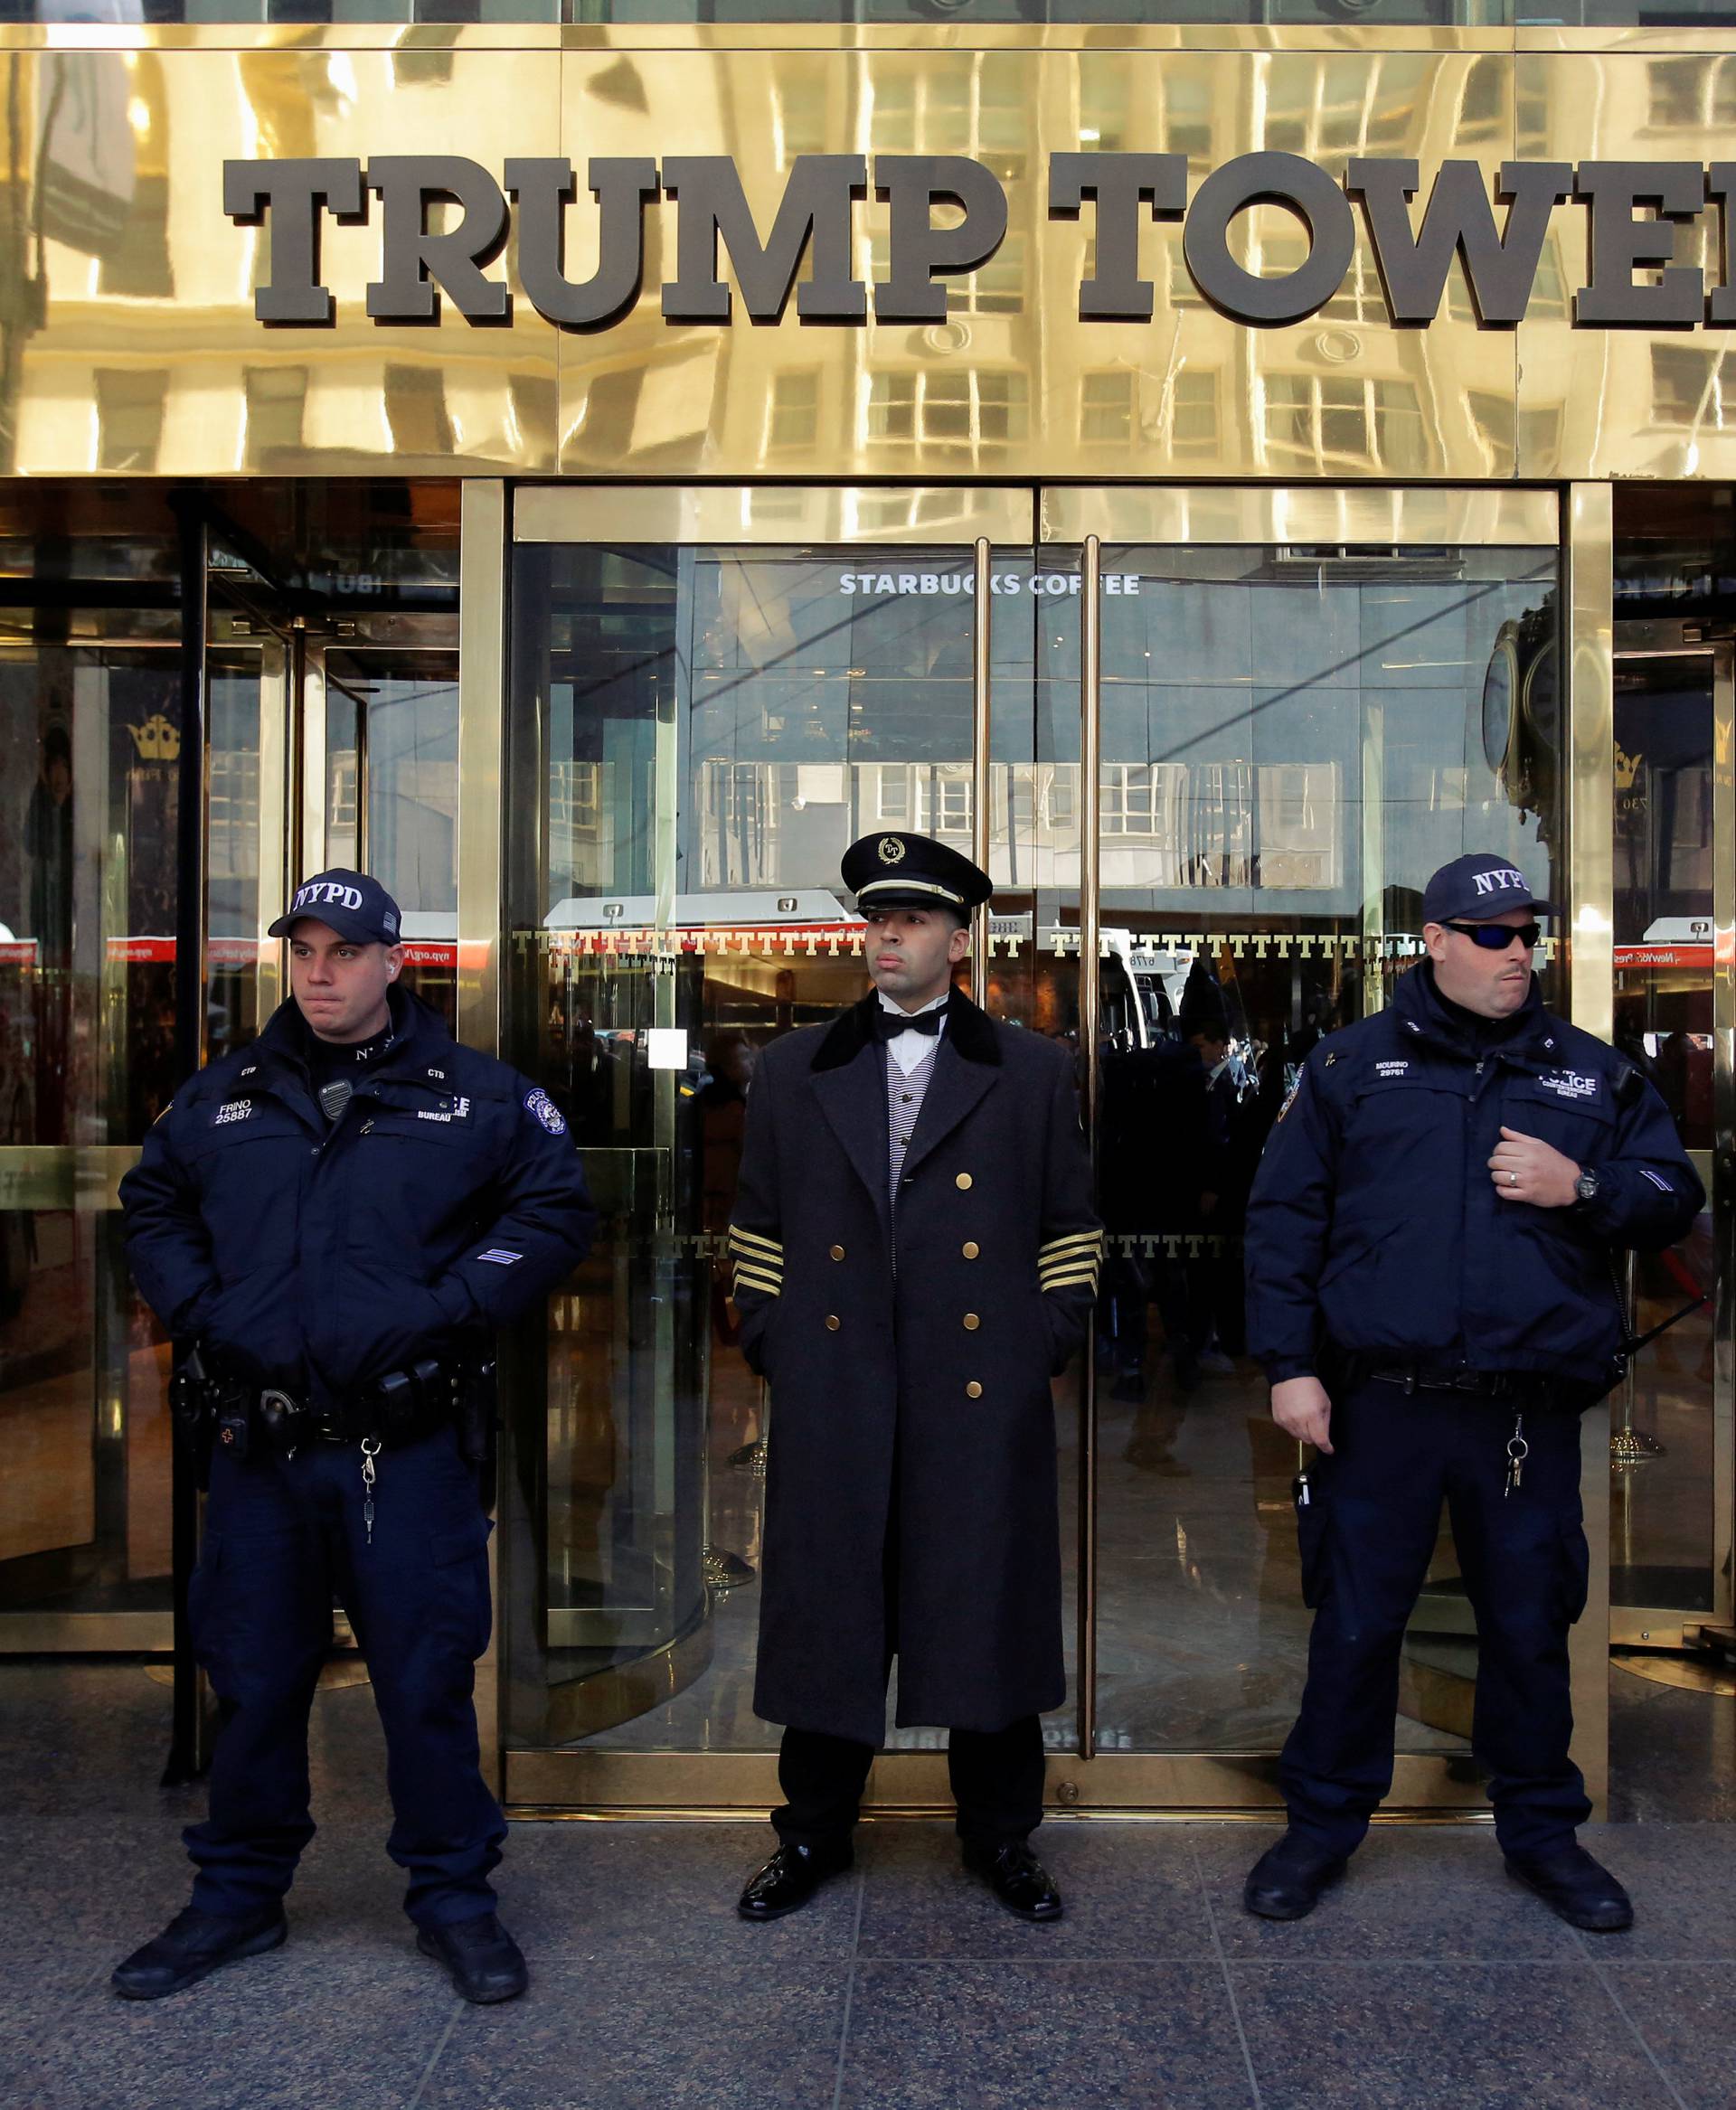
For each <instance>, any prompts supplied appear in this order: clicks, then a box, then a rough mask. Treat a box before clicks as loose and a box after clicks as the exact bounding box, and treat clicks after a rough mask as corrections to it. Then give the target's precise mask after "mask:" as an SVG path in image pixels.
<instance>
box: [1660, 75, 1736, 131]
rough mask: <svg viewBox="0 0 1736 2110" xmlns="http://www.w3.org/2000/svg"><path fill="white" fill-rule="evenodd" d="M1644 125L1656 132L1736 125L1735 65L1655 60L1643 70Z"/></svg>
mask: <svg viewBox="0 0 1736 2110" xmlns="http://www.w3.org/2000/svg"><path fill="white" fill-rule="evenodd" d="M1646 122H1647V123H1648V124H1649V125H1651V126H1652V127H1655V128H1656V129H1657V130H1660V131H1662V130H1670V129H1673V128H1681V127H1691V128H1694V129H1699V130H1703V129H1706V128H1708V127H1718V128H1720V129H1723V128H1725V127H1728V126H1730V125H1731V124H1732V123H1736V64H1733V63H1732V62H1731V61H1730V60H1729V59H1716V60H1712V61H1708V60H1706V59H1703V58H1701V59H1655V60H1653V61H1652V62H1651V63H1650V65H1649V66H1648V67H1647V68H1646Z"/></svg>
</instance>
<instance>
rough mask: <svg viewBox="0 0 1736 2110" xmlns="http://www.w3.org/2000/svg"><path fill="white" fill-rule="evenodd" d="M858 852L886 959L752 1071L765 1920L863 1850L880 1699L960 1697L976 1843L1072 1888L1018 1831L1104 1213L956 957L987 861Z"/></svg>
mask: <svg viewBox="0 0 1736 2110" xmlns="http://www.w3.org/2000/svg"><path fill="white" fill-rule="evenodd" d="M843 870H844V883H845V884H846V886H848V887H850V888H851V889H852V890H854V893H855V897H856V901H857V905H858V907H859V908H860V909H861V911H862V913H863V917H864V918H865V920H866V923H867V931H866V938H865V951H866V958H867V966H868V971H869V974H870V975H871V976H872V978H873V984H874V986H873V988H872V989H871V990H870V991H869V992H868V994H866V995H865V996H863V999H862V1001H861V1002H860V1003H857V1004H856V1005H855V1006H854V1008H853V1009H851V1010H850V1011H847V1012H845V1013H843V1015H842V1016H840V1017H839V1018H838V1019H836V1020H835V1022H833V1023H832V1025H830V1026H829V1027H825V1028H822V1027H814V1028H810V1029H807V1030H806V1031H800V1032H796V1033H791V1034H789V1035H788V1036H787V1037H785V1038H784V1039H782V1040H778V1041H773V1042H772V1044H771V1045H770V1046H769V1047H768V1048H767V1049H766V1050H764V1052H763V1054H762V1055H761V1057H760V1063H759V1067H758V1069H757V1070H756V1072H755V1076H754V1081H753V1088H752V1090H751V1092H750V1094H749V1097H748V1115H747V1129H746V1136H745V1142H744V1147H743V1154H742V1160H741V1178H740V1183H739V1186H738V1190H737V1195H736V1201H735V1207H734V1210H733V1212H732V1222H731V1233H730V1238H731V1246H732V1248H733V1251H734V1257H735V1302H736V1305H737V1308H738V1310H739V1311H740V1313H741V1344H742V1349H743V1352H744V1353H745V1354H746V1355H747V1357H748V1360H749V1361H750V1364H751V1365H752V1366H753V1367H754V1368H755V1369H756V1370H758V1371H761V1372H762V1373H763V1374H764V1376H765V1377H766V1378H767V1379H768V1380H769V1385H770V1391H771V1413H770V1425H769V1454H768V1479H767V1486H766V1524H765V1560H764V1568H763V1571H762V1579H761V1599H760V1654H759V1665H758V1677H757V1682H756V1686H755V1693H754V1707H755V1710H756V1711H757V1712H758V1713H759V1714H760V1716H762V1717H763V1718H764V1719H767V1720H769V1721H775V1722H781V1723H783V1724H785V1725H786V1726H785V1730H784V1737H783V1742H782V1749H781V1753H780V1757H779V1765H778V1778H779V1783H780V1785H781V1786H782V1789H783V1793H784V1796H785V1801H784V1804H783V1805H782V1807H780V1808H779V1809H778V1810H777V1811H776V1812H774V1813H773V1817H772V1822H773V1823H774V1825H775V1826H776V1828H777V1831H778V1838H779V1845H778V1851H777V1852H776V1853H775V1854H774V1855H773V1856H772V1858H771V1860H769V1862H768V1863H767V1864H766V1866H765V1867H764V1868H763V1869H761V1870H760V1872H759V1873H758V1874H757V1875H756V1876H755V1877H754V1878H753V1879H752V1880H751V1881H750V1883H749V1885H748V1887H747V1889H746V1891H745V1892H744V1893H743V1895H742V1897H741V1904H740V1910H741V1914H742V1916H743V1917H745V1918H747V1919H750V1920H769V1919H774V1918H776V1917H778V1916H779V1915H780V1914H782V1913H785V1912H788V1911H792V1910H794V1909H795V1908H796V1907H797V1906H800V1905H804V1904H806V1903H807V1900H808V1898H810V1897H812V1895H813V1893H814V1890H815V1889H816V1886H817V1885H818V1884H819V1883H820V1882H821V1881H822V1880H823V1879H825V1878H826V1877H827V1876H829V1875H832V1874H835V1872H837V1871H838V1870H841V1869H843V1868H845V1867H847V1866H848V1865H849V1863H850V1860H851V1853H852V1848H851V1833H852V1828H853V1826H854V1823H855V1821H856V1817H857V1814H858V1810H859V1805H860V1802H861V1797H862V1793H863V1785H864V1783H865V1782H866V1780H867V1777H868V1770H869V1767H870V1765H871V1764H872V1762H873V1755H874V1750H875V1747H877V1746H878V1744H879V1743H880V1741H881V1738H882V1733H883V1730H884V1726H885V1706H886V1685H887V1678H888V1673H889V1671H890V1668H891V1665H892V1662H893V1661H894V1659H896V1662H897V1664H898V1719H899V1722H900V1723H901V1725H902V1724H917V1723H921V1724H930V1725H934V1726H938V1727H945V1728H946V1729H948V1730H949V1732H950V1737H949V1750H948V1756H949V1770H950V1774H951V1780H952V1788H953V1794H954V1796H955V1799H956V1801H957V1804H958V1832H959V1834H960V1837H961V1839H962V1842H963V1849H964V1855H965V1860H966V1862H967V1866H969V1867H970V1868H971V1869H973V1870H975V1871H977V1873H978V1874H980V1875H981V1876H982V1877H983V1878H984V1879H986V1881H987V1883H988V1884H989V1886H990V1888H991V1889H993V1891H994V1893H995V1896H996V1897H997V1898H999V1900H1000V1901H1001V1903H1002V1904H1004V1905H1005V1906H1006V1907H1007V1908H1008V1909H1009V1910H1011V1911H1013V1912H1015V1913H1017V1914H1019V1915H1020V1916H1022V1917H1024V1918H1027V1919H1031V1920H1039V1921H1041V1920H1050V1919H1053V1918H1056V1917H1059V1915H1060V1912H1061V1898H1060V1896H1059V1894H1058V1892H1057V1891H1056V1889H1055V1886H1054V1885H1053V1883H1052V1881H1051V1880H1050V1879H1049V1877H1048V1875H1047V1874H1046V1872H1045V1871H1044V1870H1043V1866H1042V1864H1041V1862H1040V1861H1038V1860H1037V1859H1036V1857H1035V1855H1034V1854H1033V1852H1032V1851H1031V1849H1030V1847H1029V1845H1028V1843H1027V1841H1028V1839H1029V1835H1030V1833H1031V1832H1033V1830H1034V1829H1035V1827H1036V1825H1037V1824H1038V1823H1040V1822H1041V1820H1042V1816H1043V1731H1042V1727H1041V1724H1040V1723H1039V1721H1038V1719H1037V1718H1038V1716H1039V1715H1040V1714H1041V1713H1042V1712H1043V1710H1045V1709H1048V1708H1053V1707H1058V1706H1059V1705H1060V1704H1061V1700H1062V1698H1063V1697H1064V1694H1065V1691H1066V1681H1065V1675H1064V1672H1063V1669H1062V1662H1061V1555H1060V1545H1059V1534H1058V1528H1057V1510H1056V1488H1055V1477H1056V1475H1055V1430H1054V1416H1053V1410H1052V1404H1051V1399H1050V1383H1049V1380H1050V1375H1051V1373H1052V1371H1058V1370H1059V1369H1060V1368H1061V1365H1062V1364H1063V1363H1064V1362H1065V1361H1066V1360H1067V1357H1068V1355H1069V1353H1070V1352H1071V1349H1072V1347H1073V1346H1074V1344H1075V1342H1077V1341H1078V1339H1079V1337H1080V1333H1081V1332H1082V1330H1083V1327H1084V1324H1085V1322H1086V1318H1087V1316H1088V1314H1089V1313H1090V1308H1091V1304H1092V1300H1093V1297H1094V1296H1095V1294H1096V1286H1097V1276H1098V1268H1099V1247H1100V1243H1101V1234H1100V1231H1099V1226H1098V1222H1097V1220H1096V1218H1095V1216H1094V1215H1093V1213H1092V1209H1091V1199H1090V1186H1091V1178H1090V1160H1089V1156H1088V1154H1087V1151H1086V1147H1085V1141H1084V1137H1083V1135H1082V1134H1081V1132H1080V1123H1079V1114H1078V1109H1077V1105H1076V1100H1075V1094H1074V1084H1073V1064H1072V1060H1071V1055H1070V1053H1069V1051H1068V1050H1067V1049H1065V1048H1063V1047H1061V1046H1058V1045H1057V1044H1056V1043H1055V1042H1054V1041H1049V1040H1045V1039H1043V1038H1042V1037H1041V1036H1040V1035H1038V1034H1035V1033H1032V1032H1024V1031H1018V1030H1016V1029H1015V1028H1013V1027H1009V1026H1005V1025H1002V1024H999V1023H997V1022H995V1021H994V1020H992V1019H990V1018H989V1017H988V1016H987V1015H986V1013H984V1012H983V1011H981V1010H979V1009H978V1008H977V1005H976V1004H974V1003H971V1002H970V1001H969V1000H968V999H967V997H966V996H965V995H963V994H962V993H960V992H959V991H957V990H955V989H953V988H952V986H951V977H952V971H953V968H954V967H955V966H957V965H958V962H959V961H960V960H962V959H963V958H964V956H965V954H966V952H967V949H968V945H969V938H968V930H967V927H968V921H969V917H970V913H971V910H972V909H974V908H976V907H977V905H978V904H979V903H981V902H983V901H986V900H987V898H988V894H989V889H990V881H989V878H988V875H987V874H986V872H984V871H980V870H979V869H978V868H977V866H976V865H975V864H973V863H972V862H970V861H969V859H967V858H965V857H961V856H959V855H958V852H956V851H953V850H950V849H948V848H947V847H946V845H945V844H943V843H937V842H935V841H933V840H932V839H930V838H929V837H927V836H923V835H910V834H882V835H876V836H870V837H867V838H865V839H864V840H863V841H862V842H860V843H855V844H854V846H853V847H852V848H851V849H850V851H849V852H847V853H846V855H845V857H844V867H843Z"/></svg>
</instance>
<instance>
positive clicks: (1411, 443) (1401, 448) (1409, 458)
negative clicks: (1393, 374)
mask: <svg viewBox="0 0 1736 2110" xmlns="http://www.w3.org/2000/svg"><path fill="white" fill-rule="evenodd" d="M1374 451H1375V454H1376V455H1377V456H1378V457H1379V458H1380V461H1381V464H1382V467H1384V468H1389V469H1397V470H1400V471H1411V470H1420V469H1422V468H1424V467H1426V466H1427V464H1428V458H1429V447H1428V442H1427V440H1426V438H1425V437H1424V434H1423V429H1422V403H1421V401H1420V399H1419V397H1418V395H1417V391H1416V390H1415V389H1414V388H1412V387H1411V383H1410V382H1409V381H1376V382H1375V383H1374Z"/></svg>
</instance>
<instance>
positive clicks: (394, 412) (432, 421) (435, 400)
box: [386, 366, 454, 455]
mask: <svg viewBox="0 0 1736 2110" xmlns="http://www.w3.org/2000/svg"><path fill="white" fill-rule="evenodd" d="M386 423H387V424H388V426H390V427H391V429H392V447H393V448H394V450H395V451H396V452H397V453H399V454H438V455H449V454H450V453H451V452H452V450H453V447H454V440H453V435H452V420H451V419H450V418H449V417H448V414H447V408H446V380H445V376H444V375H443V374H442V373H441V372H440V370H439V367H437V366H389V367H387V369H386Z"/></svg>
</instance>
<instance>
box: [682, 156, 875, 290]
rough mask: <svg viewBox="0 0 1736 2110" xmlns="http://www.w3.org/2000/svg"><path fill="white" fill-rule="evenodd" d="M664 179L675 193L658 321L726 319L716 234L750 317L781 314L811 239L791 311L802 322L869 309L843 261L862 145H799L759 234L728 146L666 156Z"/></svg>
mask: <svg viewBox="0 0 1736 2110" xmlns="http://www.w3.org/2000/svg"><path fill="white" fill-rule="evenodd" d="M663 187H664V190H665V192H666V193H667V194H668V195H669V196H670V197H672V198H674V199H675V200H676V201H677V211H676V216H675V278H673V279H671V280H670V281H669V282H668V283H667V284H666V285H665V287H664V289H663V313H664V318H665V321H667V322H672V323H726V322H728V321H729V319H730V289H729V287H727V286H725V285H724V284H723V283H722V280H721V279H720V278H718V275H717V244H718V238H719V236H720V235H721V236H722V240H723V246H724V248H725V249H727V250H729V252H730V262H731V265H732V267H733V268H734V271H735V278H736V283H737V285H738V286H740V287H741V301H742V305H743V306H745V307H746V309H747V311H748V313H749V315H750V316H751V317H752V318H753V320H754V321H755V322H756V323H775V322H776V321H777V320H778V317H779V316H781V315H782V314H783V312H784V306H785V303H786V302H787V301H788V298H789V289H790V287H791V286H793V285H795V282H796V272H797V267H798V266H799V264H800V263H801V260H802V252H803V250H806V249H807V245H808V241H809V240H810V238H811V239H812V240H813V244H814V276H813V278H810V279H807V280H806V281H804V283H803V284H802V285H801V286H799V287H797V291H796V312H797V315H798V316H801V318H802V320H803V321H804V322H823V323H853V322H861V321H863V319H864V317H865V316H867V313H868V293H867V288H866V287H864V286H863V283H862V281H861V279H860V278H853V277H852V276H851V268H850V207H851V203H852V202H853V200H854V199H856V198H860V197H863V196H865V195H866V194H867V187H868V165H867V163H866V161H865V160H864V159H863V156H862V155H860V154H798V155H797V156H796V159H795V162H794V164H793V165H792V166H791V168H790V172H789V183H788V187H787V188H786V189H785V192H784V195H783V199H782V202H781V203H779V205H778V217H777V219H776V220H774V221H772V225H771V232H770V234H769V236H768V237H767V238H766V240H765V241H764V242H763V243H762V242H761V241H760V232H759V230H758V228H756V227H755V225H754V221H753V214H752V212H750V210H749V206H748V201H747V197H746V194H745V193H743V191H742V188H741V176H740V175H739V174H737V173H736V166H735V164H734V162H733V161H731V159H730V158H729V157H728V155H722V154H696V155H673V156H670V157H666V158H665V161H664V165H663Z"/></svg>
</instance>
